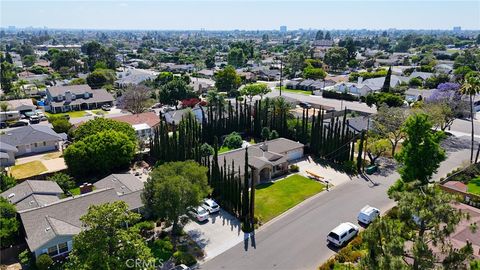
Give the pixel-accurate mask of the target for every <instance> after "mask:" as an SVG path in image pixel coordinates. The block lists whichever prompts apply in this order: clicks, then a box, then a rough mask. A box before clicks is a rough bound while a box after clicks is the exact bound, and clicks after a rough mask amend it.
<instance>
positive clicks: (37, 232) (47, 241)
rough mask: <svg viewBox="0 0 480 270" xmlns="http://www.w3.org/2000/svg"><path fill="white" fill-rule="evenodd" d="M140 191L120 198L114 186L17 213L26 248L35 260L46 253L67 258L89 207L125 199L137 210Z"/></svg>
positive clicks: (129, 206) (131, 207) (139, 206)
mask: <svg viewBox="0 0 480 270" xmlns="http://www.w3.org/2000/svg"><path fill="white" fill-rule="evenodd" d="M138 181H140V180H138ZM141 192H142V190H139V191H134V192H130V193H128V194H124V195H121V196H120V195H118V193H117V191H116V190H115V188H114V187H110V188H104V189H97V190H94V191H91V192H88V193H85V194H82V195H78V196H74V197H67V198H65V199H61V200H58V201H55V202H52V203H49V204H46V205H43V206H40V207H36V208H31V209H26V210H21V211H18V214H19V216H20V219H21V221H22V224H23V228H24V232H25V240H26V242H27V245H28V247H29V249H30V251H31V252H32V253H34V255H35V257H38V256H40V255H41V254H45V253H46V254H48V255H50V256H51V257H61V256H65V255H66V254H68V252H70V251H71V250H72V247H73V237H74V236H75V235H77V234H78V233H80V232H81V231H82V230H84V229H85V227H83V226H82V222H81V221H80V217H82V216H83V215H85V214H86V213H87V211H88V208H89V207H90V206H92V205H100V204H105V203H111V202H115V201H120V200H122V201H125V202H126V203H127V205H128V208H129V210H132V211H138V210H139V209H140V208H141V207H142V206H143V204H142V200H141V197H140V195H141Z"/></svg>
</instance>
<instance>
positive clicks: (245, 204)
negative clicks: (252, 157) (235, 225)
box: [242, 147, 250, 229]
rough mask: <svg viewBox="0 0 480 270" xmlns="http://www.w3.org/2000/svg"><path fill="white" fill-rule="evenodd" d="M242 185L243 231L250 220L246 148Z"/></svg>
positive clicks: (246, 150) (246, 149)
mask: <svg viewBox="0 0 480 270" xmlns="http://www.w3.org/2000/svg"><path fill="white" fill-rule="evenodd" d="M243 174H244V183H243V193H242V209H243V213H242V219H243V226H244V228H245V229H248V228H246V227H245V226H248V224H249V221H250V218H249V212H250V211H249V208H250V203H249V190H248V188H249V186H250V185H249V182H250V181H249V175H248V147H246V148H245V168H244V173H243Z"/></svg>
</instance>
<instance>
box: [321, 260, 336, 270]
mask: <svg viewBox="0 0 480 270" xmlns="http://www.w3.org/2000/svg"><path fill="white" fill-rule="evenodd" d="M336 262H337V261H336V260H335V258H330V259H328V261H326V262H325V263H324V264H322V265H320V267H318V270H332V269H333V268H334V267H335V263H336Z"/></svg>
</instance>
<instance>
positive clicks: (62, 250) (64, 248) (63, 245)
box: [58, 242, 68, 253]
mask: <svg viewBox="0 0 480 270" xmlns="http://www.w3.org/2000/svg"><path fill="white" fill-rule="evenodd" d="M67 251H68V245H67V242H65V243H60V244H58V253H65V252H67Z"/></svg>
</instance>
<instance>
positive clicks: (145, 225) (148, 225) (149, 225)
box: [135, 220, 155, 234]
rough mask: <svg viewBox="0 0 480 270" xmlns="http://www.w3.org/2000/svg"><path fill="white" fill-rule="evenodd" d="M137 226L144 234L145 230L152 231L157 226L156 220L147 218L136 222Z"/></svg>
mask: <svg viewBox="0 0 480 270" xmlns="http://www.w3.org/2000/svg"><path fill="white" fill-rule="evenodd" d="M135 227H136V228H137V229H138V230H139V231H140V233H142V234H144V233H145V232H147V231H151V230H153V229H154V228H155V222H153V221H148V220H146V221H142V222H139V223H137V224H135Z"/></svg>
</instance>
